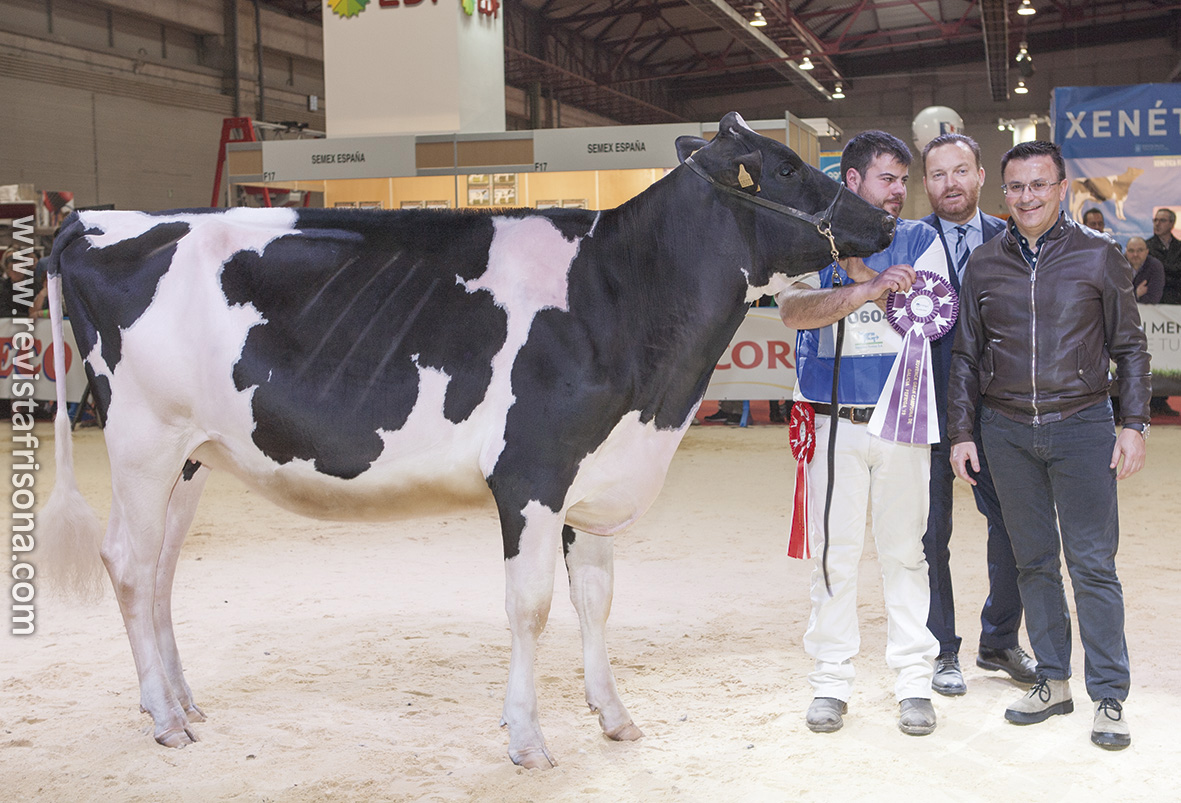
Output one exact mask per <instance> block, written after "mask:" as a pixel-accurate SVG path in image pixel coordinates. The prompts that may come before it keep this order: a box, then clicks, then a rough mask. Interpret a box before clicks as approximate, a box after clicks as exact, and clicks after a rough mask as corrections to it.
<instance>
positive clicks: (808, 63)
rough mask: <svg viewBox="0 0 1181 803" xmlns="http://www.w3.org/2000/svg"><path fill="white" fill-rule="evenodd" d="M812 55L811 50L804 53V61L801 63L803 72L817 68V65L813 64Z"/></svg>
mask: <svg viewBox="0 0 1181 803" xmlns="http://www.w3.org/2000/svg"><path fill="white" fill-rule="evenodd" d="M811 53H812V51H811V50H805V51H804V60H803V61H801V62H800V69H801V70H811V69H814V68H815V67H816V65H815V64H813V63H812V57H811Z"/></svg>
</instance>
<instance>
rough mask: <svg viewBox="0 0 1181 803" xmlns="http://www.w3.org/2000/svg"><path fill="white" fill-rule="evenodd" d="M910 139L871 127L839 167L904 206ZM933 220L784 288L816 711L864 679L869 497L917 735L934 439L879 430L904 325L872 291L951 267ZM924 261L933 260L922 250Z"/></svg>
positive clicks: (927, 699)
mask: <svg viewBox="0 0 1181 803" xmlns="http://www.w3.org/2000/svg"><path fill="white" fill-rule="evenodd" d="M911 158H912V157H911V153H910V149H909V148H907V147H906V144H905V143H903V142H902V141H901V140H900V139H898V138H897V137H894V136H892V135H890V134H887V133H886V132H884V131H865V132H862V133H861V134H858V135H857V136H855V137H853V138H852V139H850V140H849V142H848V143H847V144H846V145H845V149H844V152H843V153H842V154H841V176H842V179H843V180H844V183H845V185H846V186H847V187H848V189H850V190H852V191H853V192H854V193H856V194H857V195H859V196H861V197H862V198H864V199H865V200H867V201H869V202H870V203H872V204H874V205H875V206H878V207H880V208H881V209H884V210H886V211H887V212H889V213H890V214H891V215H895V216H897V215H898V214H899V213H900V212H901V211H902V206H903V204H904V203H905V202H906V181H907V176H908V174H909V172H910V162H911ZM939 248H940V245H939V241H938V238H937V236H936V235H935V232H934V230H933V229H931V227H930V226H928V225H926V224H925V223H921V222H919V221H917V220H899V221H898V223H897V229H896V232H895V234H894V241H893V242H892V243H891V244H890V246H889V248H887V249H886V250H885V251H882V252H880V253H877V254H874V255H873V256H871V257H867V258H866V259H865V261H864V262H862V261H861V260H857V259H852V260H846V261H843V262H842V264H841V265H836V264H833V265H829V266H828V267H827V268H825V269H824V270H822V271H821V272H820V273H814V274H810V275H808V276H806V277H800V280H799V281H797V282H796V283H794V284H792V285H791V286H789V287H788V288H786V289H785V290H783V291H781V292H780V293H779V297H778V302H779V311H780V317H781V318H782V319H783V322H784V324H786V325H787V326H788V327H789V328H792V329H796V330H797V335H796V390H795V404H796V405H802V404H805V403H807V404H810V405H811V407H812V409H813V411H814V412H815V425H816V430H815V437H816V451H815V455H814V457H813V458H812V460H811V462H809V463H808V464H807V468H806V470H807V476H808V483H809V486H810V487H811V488H814V489H818V490H817V491H816V492H815V493H812V494H810V497H811V501H812V504H811V505H810V509H809V510H808V538H809V543H810V544H811V553H812V554H813V555H815V556H816V558H817V559H816V563H815V565H814V567H813V569H812V590H811V598H812V614H811V618H810V620H809V622H808V629H807V631H806V632H805V634H804V649H805V650H807V652H808V654H809V655H810V656H812V658H814V659H815V661H816V663H815V668H814V669H813V671H812V672H811V673H809V675H808V681H809V682H810V683H811V685H812V689H813V694H814V696H813V699H812V703H811V704H810V705H809V706H808V711H807V713H806V715H805V722H806V723H807V726H808V728H809V729H810V730H812V731H814V732H818V733H829V732H832V731H836V730H839V729H840V728H841V727H842V725H843V724H844V720H843V718H842V715H844V714H845V713H847V711H848V700H849V697H850V696H851V693H852V689H853V677H854V669H853V658H854V656H856V655H857V652H858V650H859V648H860V634H859V632H858V623H857V573H858V569H859V564H860V559H861V553H862V549H863V546H864V543H865V530H866V514H867V509H868V510H869V511H870V512H871V513H872V517H873V538H874V543H875V544H876V545H877V553H878V562H879V564H880V565H881V571H882V593H883V596H884V597H885V603H886V614H887V617H888V624H887V626H886V663H887V664H888V665H889V667H890V668H891V669H893V670H894V672H895V675H896V679H895V683H894V696H895V699H896V700H897V701H898V710H899V716H898V727H899V729H901V730H902V731H903V733H907V734H910V735H914V736H921V735H925V734H929V733H932V732H933V731H934V730H935V708H934V706H932V704H931V677H932V675H933V674H934V659H935V654H936V652H937V651H938V642H936V640H935V637H934V636H932V635H931V631H930V630H928V629H927V609H928V606H929V604H930V588H929V586H928V584H927V561H926V559H925V558H924V556H923V530H924V529H926V526H927V504H928V483H929V481H930V469H931V462H930V461H931V449H930V447H929V446H928V445H927V444H926V443H896V442H894V441H890V440H886V439H884V438H880V437H877V436H876V435H872V434H870V433H869V432H868V427H867V426H866V425H867V424H868V423H869V420H870V417H871V416H872V413H873V408H874V405H875V404H876V403H877V401H878V398H879V396H880V395H881V393H882V390H883V389H884V388H885V385H886V382H887V379H888V377H889V373H890V368H891V367H892V366H893V364H894V361H895V357H896V355H897V353H898V351H899V350H900V349H901V346H902V338H901V336H900V335H899V334H898V333H897V332H895V331H894V330H893V328H892V327H891V326H890V324H889V323H888V322H887V321H886V316H885V315H883V314H882V311H881V310H880V309H879V308H878V307H877V306H876V304H875V303H874V302H875V300H878V299H881V300H884V299H885V298H886V297H887V296H888V294H889V293H890V292H891V291H893V292H907V291H909V290H910V287H911V285H912V283H913V282H914V280H915V276H916V274H915V269H914V267H913V265H914V264H915V263H916V261H919V260H922V259H924V257H925V258H926V260H927V261H929V262H930V263H932V265H933V267H934V266H935V263H938V267H939V268H940V269H945V264H944V263H943V255H942V253H936V249H939ZM924 264H926V262H924ZM842 318H847V322H846V329H847V331H846V332H845V337H844V339H843V341H842V350H841V371H840V387H839V389H838V392H837V398H835V399H834V398H833V397H832V382H833V373H834V370H833V367H834V362H835V356H836V346H835V342H836V335H835V331H836V327H835V326H833V324H835V323H836V322H837V321H840V320H841V319H842ZM834 416H839V417H840V418H842V419H845V421H843V422H842V423H841V424H840V426H839V427H838V428H837V431H836V444H835V450H836V452H835V458H834V464H833V470H834V475H835V478H836V482H835V486H834V492H833V503H832V514H831V520H830V524H831V528H830V530H831V533H830V538H829V543H828V550H827V551H828V563H827V565H828V580H829V581H830V585H831V593H830V590H829V588H828V587H826V583H825V576H824V573H823V570H822V566H821V556H822V555H823V553H824V551H825V548H824V540H825V530H824V508H825V504H824V500H825V493H824V492H823V489H824V488H825V486H826V484H827V480H828V449H827V445H826V444H827V443H828V438H829V427H830V426H832V425H833V424H834Z"/></svg>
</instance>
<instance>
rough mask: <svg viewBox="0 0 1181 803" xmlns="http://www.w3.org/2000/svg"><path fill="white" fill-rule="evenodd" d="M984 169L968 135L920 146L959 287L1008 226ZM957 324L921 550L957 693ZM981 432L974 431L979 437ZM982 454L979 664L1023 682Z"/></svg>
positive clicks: (947, 352) (1006, 561) (938, 374)
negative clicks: (985, 205) (951, 390)
mask: <svg viewBox="0 0 1181 803" xmlns="http://www.w3.org/2000/svg"><path fill="white" fill-rule="evenodd" d="M983 185H984V168H983V167H981V166H980V146H979V145H977V144H976V142H975V140H973V139H972V138H971V137H967V136H964V135H963V134H941V135H940V136H938V137H936V138H935V139H933V140H931V142H930V143H928V144H927V146H926V147H925V148H924V149H923V188H924V189H925V190H926V191H927V198H928V199H929V200H930V202H931V208H932V209H934V210H935V211H934V213H933V214H930V215H928V216H927V217H925V218H923V222H924V223H927V224H929V225H930V226H932V227H933V228H934V229H935V230H936V231H937V232H939V238H940V240H942V242H943V250H944V253H945V254H946V255H947V261H948V274H949V275H950V277H951V283H952V285H953V287H954V288H955V290H956V292H957V293H958V292H959V289H960V281H961V280H962V279H963V275H964V270H965V269H966V268H967V269H969V270H970V268H969V267H968V255H969V254H971V252H972V250H973V249H974V248H976V247H977V246H978V245H981V244H982V243H984V242H986V241H988V240H990V239H992V238H993V237H995V236H996V235H998V234H1000V233H1001V232H1003V231H1004V230H1005V223H1004V221H1002V220H1001V219H999V218H995V217H993V216H992V215H985V214H983V213H982V212H981V211H980V209H979V208H978V203H979V199H980V188H981V187H982V186H983ZM954 341H955V327H953V328H952V329H951V331H950V332H948V333H947V334H946V335H944V336H943V337H942V338H940V339H939V340H936V341H934V342H933V343H932V344H931V356H932V365H933V367H934V371H935V399H936V404H937V406H938V410H939V434H940V435H941V436H942V440H941V441H940V442H939V443H937V444H934V445H933V446H932V447H931V508H930V512H929V514H928V516H927V531H926V533H925V534H924V535H923V551H924V552H925V553H926V557H927V564H928V566H929V567H930V570H929V577H930V582H931V609H930V613H929V615H928V617H927V627H928V628H929V629H930V630H931V633H932V634H933V635H934V636H935V638H936V639H938V640H939V656H938V657H937V658H936V661H935V678H934V681H933V682H932V684H931V685H932V688H934V690H935V691H937V692H939V693H940V694H944V695H948V696H954V695H959V694H963V693H965V692H966V691H967V690H968V686H967V684H966V683H965V682H964V675H963V672H962V671H961V669H960V663H959V649H960V641H961V639H960V637H959V636H958V635H956V630H955V602H954V599H953V595H952V587H951V570H950V567H949V565H948V563H949V559H950V557H951V550H950V548H949V544H950V541H951V507H952V482H953V481H954V479H955V474H954V473H953V471H952V467H951V462H950V456H951V444H950V443H949V442H948V440H947V383H948V375H949V369H950V365H951V346H952V343H953V342H954ZM979 438H980V433H979V431H977V432H976V439H977V441H979ZM977 451H978V452H979V453H980V454H981V459H980V473H979V475H977V477H976V486H975V488H973V492H974V494H975V497H976V508H977V509H978V510H979V511H980V512H981V513H983V514H984V516H985V517H986V518H987V519H988V586H989V593H988V598H987V599H986V600H985V602H984V608H983V610H982V611H981V613H980V624H981V631H980V650H979V652H978V653H977V656H976V665H977V666H980V667H982V668H984V669H990V670H1003V671H1004V672H1007V673H1008V674H1009V676H1010V677H1012V678H1013V679H1014V680H1016V681H1018V682H1020V683H1032V682H1033V681H1034V680H1035V679H1036V664H1035V662H1034V660H1033V658H1031V657H1030V656H1029V655H1028V654H1027V653H1026V652H1025V650H1023V649H1022V648H1021V646H1020V644H1018V641H1017V634H1018V629H1019V628H1020V626H1021V614H1022V607H1021V596H1020V592H1019V591H1018V589H1017V564H1016V561H1015V560H1014V558H1013V548H1012V546H1010V544H1009V533H1008V531H1007V530H1005V523H1004V519H1003V518H1002V517H1001V507H1000V502H999V501H998V500H997V496H996V490H995V489H994V488H993V484H992V475H990V474H989V473H988V464H987V461H986V460H985V459H984V457H983V454H984V450H983V448H979V449H978V450H977Z"/></svg>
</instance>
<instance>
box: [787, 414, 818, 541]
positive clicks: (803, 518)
mask: <svg viewBox="0 0 1181 803" xmlns="http://www.w3.org/2000/svg"><path fill="white" fill-rule="evenodd" d="M788 437H789V439H790V441H791V456H792V457H794V458H795V459H796V490H795V499H794V501H793V503H792V509H791V535H790V536H789V537H788V539H787V554H788V557H792V558H799V559H800V560H807V559H808V558H811V557H812V551H811V550H810V549H809V548H808V503H809V498H808V470H807V466H808V463H811V462H812V456H813V455H814V454H816V411H815V410H813V409H812V405H810V404H808V403H807V402H802V401H798V402H795V403H793V404H792V406H791V422H790V424H789V425H788Z"/></svg>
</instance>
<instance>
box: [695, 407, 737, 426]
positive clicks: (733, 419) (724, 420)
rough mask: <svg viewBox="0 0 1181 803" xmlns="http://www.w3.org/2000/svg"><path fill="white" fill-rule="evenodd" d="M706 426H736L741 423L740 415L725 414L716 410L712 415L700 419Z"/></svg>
mask: <svg viewBox="0 0 1181 803" xmlns="http://www.w3.org/2000/svg"><path fill="white" fill-rule="evenodd" d="M701 420H702V421H704V422H706V423H707V424H737V423H739V422H740V421H742V414H741V413H727V412H725V411H723V410H718V411H717V412H716V413H714V414H713V415H707V416H706V417H705V418H703V419H701Z"/></svg>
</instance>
